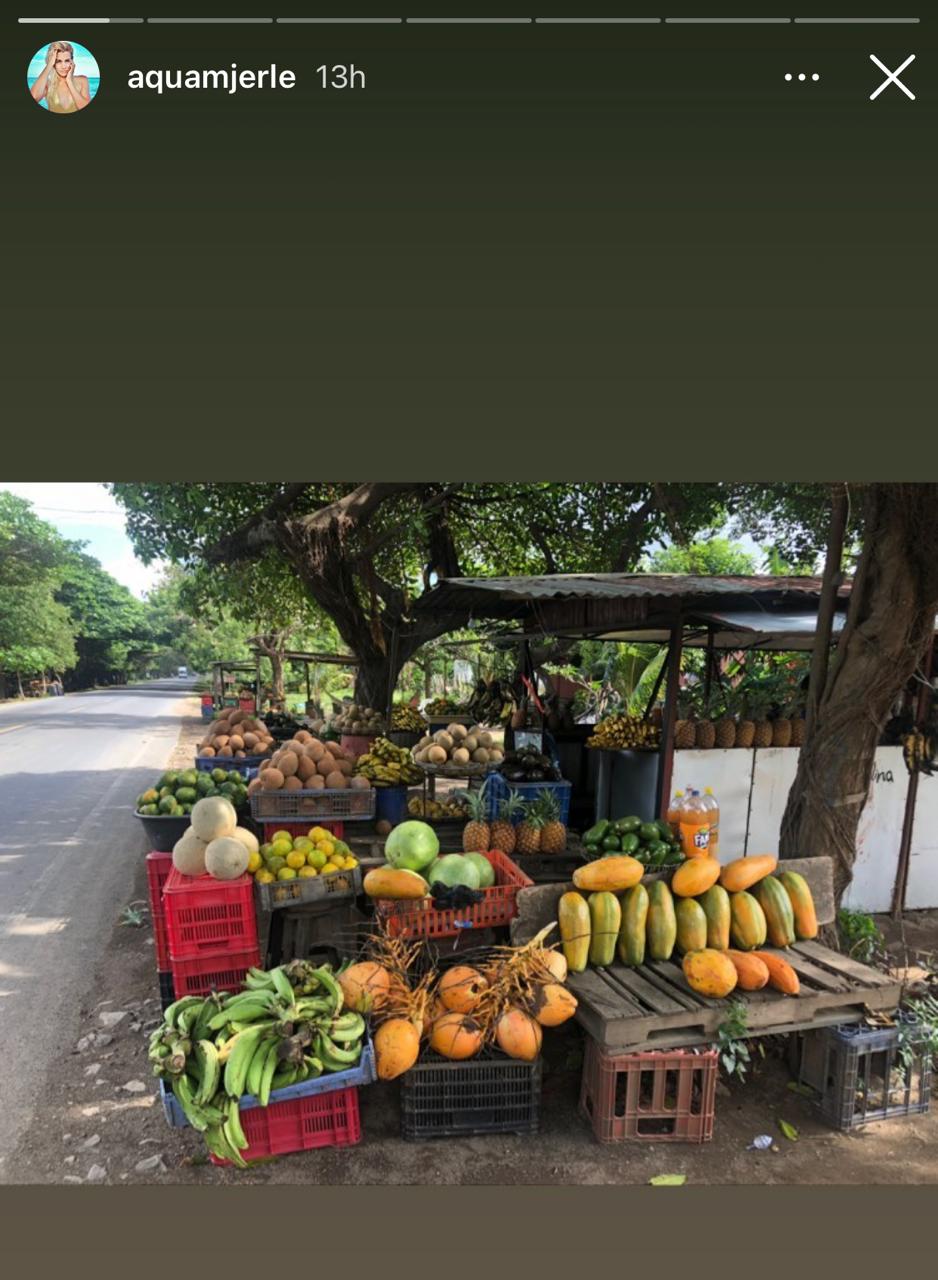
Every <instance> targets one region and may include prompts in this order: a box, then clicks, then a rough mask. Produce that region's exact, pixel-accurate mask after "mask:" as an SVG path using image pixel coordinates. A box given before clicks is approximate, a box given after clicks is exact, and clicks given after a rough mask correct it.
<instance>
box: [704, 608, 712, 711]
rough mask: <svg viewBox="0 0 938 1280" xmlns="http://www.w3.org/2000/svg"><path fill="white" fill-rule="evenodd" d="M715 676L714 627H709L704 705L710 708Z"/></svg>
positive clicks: (705, 661)
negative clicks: (711, 688)
mask: <svg viewBox="0 0 938 1280" xmlns="http://www.w3.org/2000/svg"><path fill="white" fill-rule="evenodd" d="M712 677H713V627H708V628H707V656H706V659H705V660H704V706H705V708H706V709H707V711H709V710H710V682H711V679H712Z"/></svg>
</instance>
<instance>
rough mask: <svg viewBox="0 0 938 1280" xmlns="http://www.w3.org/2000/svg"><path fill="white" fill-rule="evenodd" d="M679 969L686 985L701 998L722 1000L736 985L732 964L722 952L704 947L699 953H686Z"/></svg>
mask: <svg viewBox="0 0 938 1280" xmlns="http://www.w3.org/2000/svg"><path fill="white" fill-rule="evenodd" d="M681 967H682V968H683V970H684V977H685V978H686V979H687V984H688V986H690V987H691V988H692V989H693V990H694V991H697V992H699V993H700V995H702V996H715V997H716V998H717V999H722V998H723V997H724V996H728V995H729V994H730V992H731V991H732V990H733V989H734V987H735V986H736V983H737V977H736V969H735V966H734V965H733V962H732V961H731V960H729V959H728V958H727V956H726V955H725V954H724V953H723V952H722V951H713V950H712V949H711V948H710V947H705V948H704V949H703V950H701V951H688V953H687V955H686V956H685V957H684V959H683V961H682V963H681Z"/></svg>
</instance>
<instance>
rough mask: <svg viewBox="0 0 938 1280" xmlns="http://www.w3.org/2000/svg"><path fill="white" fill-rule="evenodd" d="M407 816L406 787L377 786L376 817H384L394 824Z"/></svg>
mask: <svg viewBox="0 0 938 1280" xmlns="http://www.w3.org/2000/svg"><path fill="white" fill-rule="evenodd" d="M406 817H407V788H406V787H376V788H375V818H377V819H379V820H380V819H381V818H384V819H385V820H386V821H388V822H390V823H391V824H392V825H393V826H396V825H397V823H398V822H403V821H404V820H405V818H406Z"/></svg>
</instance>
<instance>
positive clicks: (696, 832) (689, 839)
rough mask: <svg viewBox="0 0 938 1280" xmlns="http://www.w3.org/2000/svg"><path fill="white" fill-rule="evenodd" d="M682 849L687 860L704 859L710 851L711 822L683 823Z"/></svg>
mask: <svg viewBox="0 0 938 1280" xmlns="http://www.w3.org/2000/svg"><path fill="white" fill-rule="evenodd" d="M681 848H682V849H683V851H684V857H685V858H702V857H705V856H706V855H707V853H708V852H709V850H710V823H709V822H682V823H681Z"/></svg>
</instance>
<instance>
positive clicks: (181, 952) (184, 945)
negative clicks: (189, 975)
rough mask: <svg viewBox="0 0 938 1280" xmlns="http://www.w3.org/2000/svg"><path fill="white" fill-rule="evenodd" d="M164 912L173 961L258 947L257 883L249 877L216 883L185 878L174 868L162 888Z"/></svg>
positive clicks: (194, 877)
mask: <svg viewBox="0 0 938 1280" xmlns="http://www.w3.org/2000/svg"><path fill="white" fill-rule="evenodd" d="M163 910H164V911H165V913H166V933H167V936H168V938H169V954H170V956H171V957H172V959H173V960H187V959H189V958H191V957H192V956H200V955H204V954H205V953H206V952H219V951H244V950H245V949H246V948H247V947H256V946H257V916H256V913H255V910H254V881H253V879H252V878H251V876H249V875H243V876H238V878H237V880H216V879H215V877H214V876H207V875H206V876H184V875H181V874H180V873H179V872H178V871H177V870H176V868H175V867H173V869H172V870H171V871H170V873H169V879H168V880H167V881H166V885H165V887H164V889H163Z"/></svg>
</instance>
